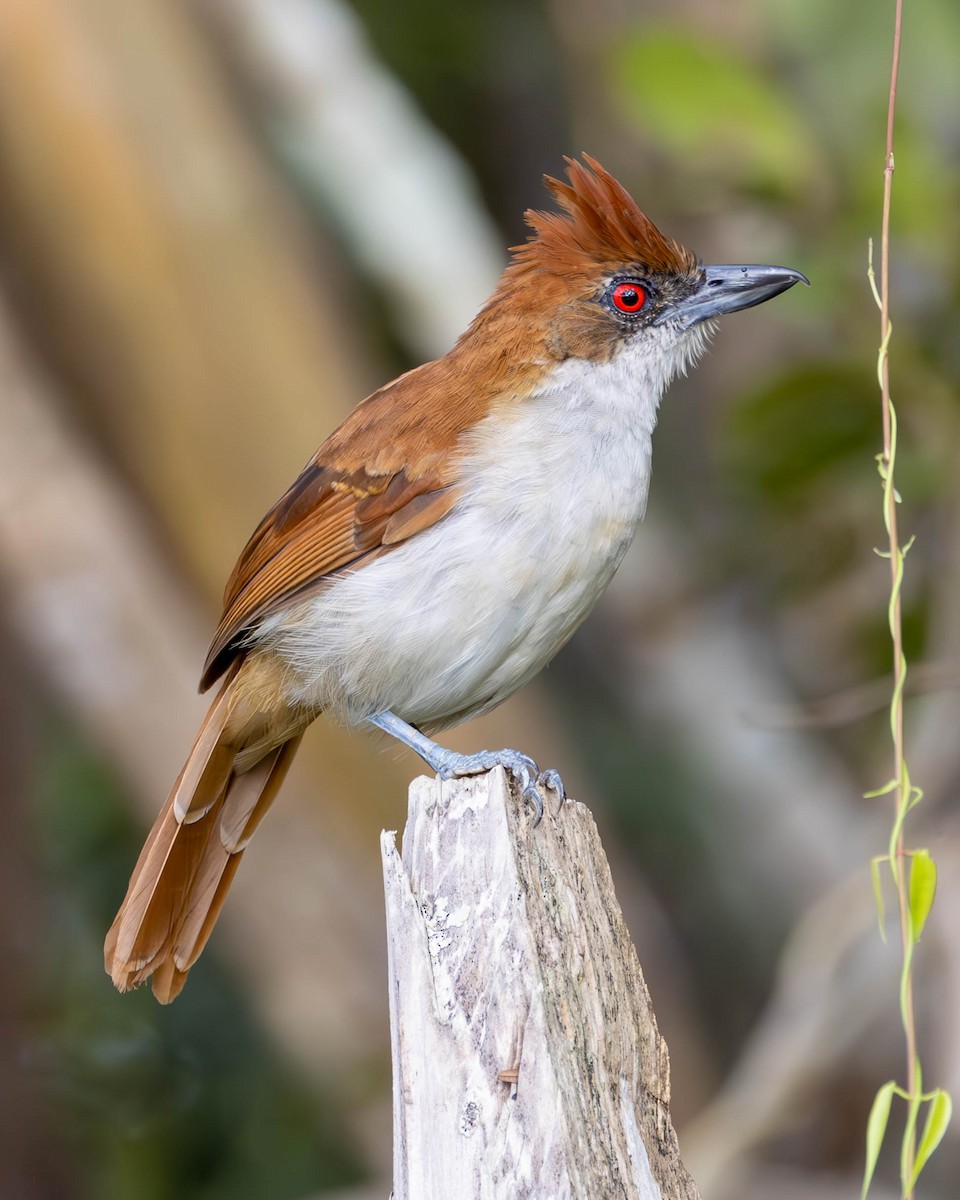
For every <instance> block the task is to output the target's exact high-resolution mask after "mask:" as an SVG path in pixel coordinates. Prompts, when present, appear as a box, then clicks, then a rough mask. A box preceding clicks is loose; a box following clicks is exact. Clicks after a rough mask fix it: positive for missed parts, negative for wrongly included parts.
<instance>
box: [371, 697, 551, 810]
mask: <svg viewBox="0 0 960 1200" xmlns="http://www.w3.org/2000/svg"><path fill="white" fill-rule="evenodd" d="M370 724H371V725H376V726H377V728H378V729H382V730H383V731H384V733H389V734H390V735H391V736H392V737H395V738H397V739H398V740H399V741H401V742H403V744H404V745H405V746H409V747H410V749H411V750H413V751H415V752H416V753H417V754H419V755H420V757H421V758H422V759H423V761H424V762H425V763H426V764H427V766H429V767H432V768H433V770H434V771H436V773H437V774H438V775H439V776H440V778H441V779H452V778H454V776H461V775H479V774H480V773H481V772H483V771H489V770H490V768H491V767H503V768H504V770H507V771H509V772H510V774H511V775H512V776H513V777H514V779H516V781H517V782H518V783H519V785H520V792H521V794H522V796H523V798H524V800H528V801H529V802H530V803H531V804H532V805H533V808H534V811H535V813H536V821H535V822H534V824H539V822H540V818H541V817H542V816H543V796H542V795H541V791H540V789H541V788H546V789H548V790H549V791H551V792H555V793H556V795H557V796H558V797H559V799H560V800H561V802H562V801H563V799H564V790H563V781H562V780H561V779H560V776H559V775H558V774H557V772H556V771H543V772H541V770H540V768H539V767H538V766H537V764H536V763H535V762H534V761H533V759H532V758H530V757H529V756H528V755H526V754H521V753H520V751H519V750H480V751H478V752H477V753H476V754H457V753H456V752H455V751H453V750H446V749H444V747H443V746H438V745H437V743H436V742H434V741H431V740H430V738H428V737H427V736H426V734H423V733H421V732H420V730H419V729H415V728H414V727H413V726H412V725H408V724H407V722H406V721H402V720H401V719H400V718H399V717H397V716H394V714H393V713H392V712H382V713H377V715H376V716H375V717H371V718H370Z"/></svg>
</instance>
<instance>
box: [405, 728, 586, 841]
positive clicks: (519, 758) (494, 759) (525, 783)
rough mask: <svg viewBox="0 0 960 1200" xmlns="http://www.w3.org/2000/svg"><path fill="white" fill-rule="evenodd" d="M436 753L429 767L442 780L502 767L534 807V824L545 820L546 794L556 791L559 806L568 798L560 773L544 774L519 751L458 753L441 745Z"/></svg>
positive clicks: (531, 760) (528, 757) (530, 759)
mask: <svg viewBox="0 0 960 1200" xmlns="http://www.w3.org/2000/svg"><path fill="white" fill-rule="evenodd" d="M437 750H438V751H439V754H438V755H437V757H436V761H435V762H431V763H430V765H431V766H432V767H433V769H434V770H435V771H436V772H437V774H438V775H439V776H440V778H441V779H454V778H462V777H463V776H465V775H479V774H481V773H482V772H483V771H489V770H491V769H492V768H493V767H503V769H504V770H505V771H508V772H509V773H510V774H511V775H512V776H513V777H514V779H515V780H516V781H517V785H518V787H519V788H520V795H521V796H522V797H523V799H524V800H526V801H527V803H528V804H530V805H532V807H533V811H534V822H533V823H534V825H539V824H540V820H541V818H542V817H543V793H544V792H553V793H554V794H555V795H556V797H557V800H558V802H559V803H560V804H562V803H563V801H564V799H565V797H566V793H565V792H564V790H563V780H562V779H561V778H560V776H559V774H558V773H557V772H556V771H553V770H548V771H541V770H540V768H539V767H538V766H537V764H536V763H535V762H534V760H533V759H532V758H531V757H530V755H529V754H522V753H521V752H520V751H519V750H506V749H505V750H478V751H477V752H476V753H475V754H457V753H456V752H455V751H453V750H445V749H444V748H443V747H442V746H438V747H437ZM428 761H429V760H428Z"/></svg>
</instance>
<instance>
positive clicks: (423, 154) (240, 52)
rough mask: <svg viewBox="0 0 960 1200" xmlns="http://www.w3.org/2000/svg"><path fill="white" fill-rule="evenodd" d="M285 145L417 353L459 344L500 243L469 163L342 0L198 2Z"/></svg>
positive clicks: (486, 288)
mask: <svg viewBox="0 0 960 1200" xmlns="http://www.w3.org/2000/svg"><path fill="white" fill-rule="evenodd" d="M195 3H196V4H197V5H198V7H199V8H200V10H201V11H203V12H207V13H209V14H210V15H211V17H212V19H213V25H214V28H215V29H216V31H217V32H218V33H219V34H220V35H221V39H222V40H223V41H225V42H226V43H227V44H228V46H229V48H230V53H231V55H232V57H233V58H234V60H235V61H236V62H237V64H238V67H239V70H240V71H241V72H242V74H243V77H244V81H245V83H246V84H247V86H248V88H249V90H250V91H252V92H253V94H254V95H255V96H256V98H257V103H258V108H260V109H262V110H263V111H264V112H265V113H266V116H267V119H268V122H269V128H270V130H271V133H272V135H273V137H274V140H275V141H276V142H277V143H278V147H279V149H280V152H281V153H282V154H283V156H284V158H285V160H286V161H288V162H289V163H290V165H291V169H292V170H294V171H295V172H296V173H297V174H298V175H299V176H300V177H301V178H303V179H304V180H306V181H307V182H308V183H309V185H310V186H311V188H315V189H317V190H318V191H319V192H320V194H321V195H322V196H323V198H324V200H325V202H326V203H327V204H329V206H330V208H331V209H332V211H333V212H334V213H335V215H336V220H337V222H338V223H339V225H340V226H341V227H342V228H343V230H344V232H345V233H346V235H347V237H348V238H349V239H350V243H351V247H352V249H353V253H354V255H355V256H356V258H357V260H358V261H359V262H361V263H362V264H363V267H364V270H365V271H366V272H367V273H368V274H369V276H370V277H371V278H372V279H375V280H377V281H378V282H379V283H380V284H381V285H382V286H383V288H384V289H385V291H386V294H387V295H388V296H389V297H390V298H391V299H392V301H393V303H392V304H391V307H390V316H391V318H392V320H393V321H394V322H395V323H396V325H397V328H398V332H399V333H400V335H401V336H402V337H403V338H404V339H405V340H406V342H407V344H408V345H409V346H410V347H411V349H412V350H413V352H414V353H415V354H416V355H427V356H429V357H431V358H433V357H435V356H436V355H437V354H442V353H444V352H445V351H447V350H448V349H449V348H450V346H451V345H452V344H453V342H454V341H455V340H456V338H457V337H459V335H460V334H461V332H462V331H463V330H464V329H465V328H466V326H467V324H468V323H469V321H470V320H471V319H472V318H473V316H474V314H475V313H476V311H477V309H478V308H479V306H480V305H481V304H482V303H483V301H484V300H485V299H486V298H487V295H488V294H489V293H490V292H491V291H492V290H493V286H494V284H495V283H496V280H497V276H498V275H499V274H500V270H501V268H502V266H503V263H504V260H505V257H506V255H505V251H504V248H503V246H502V245H501V241H500V238H499V236H498V234H497V232H496V230H495V228H494V226H493V222H492V221H491V220H490V218H489V217H488V216H487V213H486V211H485V209H484V208H483V206H482V203H481V201H480V196H479V193H478V190H477V188H476V186H475V184H474V182H473V180H472V178H471V177H470V175H469V173H468V171H467V169H466V167H465V166H464V164H463V162H462V160H461V159H460V157H459V156H458V154H457V153H456V151H455V150H454V148H453V146H452V145H451V144H450V143H449V142H447V140H446V139H445V138H444V137H443V135H442V134H441V133H440V131H439V130H438V129H436V128H435V127H434V126H432V125H431V124H429V122H428V121H427V120H426V118H425V117H424V115H423V114H422V112H421V111H420V110H419V108H418V106H417V104H416V101H415V100H414V98H413V96H412V95H411V94H410V93H409V92H408V91H407V90H406V88H404V87H403V86H402V84H401V83H400V82H399V81H398V80H397V79H396V78H394V76H392V75H391V74H390V73H389V72H388V71H387V70H386V68H385V67H384V65H383V64H382V63H381V62H379V61H378V59H377V58H376V55H375V54H374V52H373V49H372V47H371V46H370V44H369V42H368V41H367V39H366V37H365V36H364V31H363V28H362V26H361V25H360V22H359V20H358V19H357V16H356V14H355V13H354V12H353V10H352V9H351V8H350V6H349V5H348V4H345V3H341V2H340V0H195Z"/></svg>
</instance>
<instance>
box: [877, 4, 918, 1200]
mask: <svg viewBox="0 0 960 1200" xmlns="http://www.w3.org/2000/svg"><path fill="white" fill-rule="evenodd" d="M902 18H903V0H896V15H895V19H894V34H893V62H892V65H891V70H890V92H889V98H888V102H887V144H886V161H885V163H884V169H883V218H882V225H881V233H880V337H881V345H882V347H883V350H882V353H881V360H880V389H881V405H882V412H883V457H884V468H885V472H886V480H887V486H886V487H885V488H884V508H885V513H884V515H885V518H886V526H887V534H888V539H889V551H890V571H891V588H892V592H891V597H892V603H891V611H890V627H891V630H890V631H891V635H892V639H893V671H894V687H893V696H894V699H893V707H892V710H891V714H890V716H891V728H892V734H893V752H894V779H895V780H896V781H897V789H896V792H895V796H896V803H897V811H898V813H905V812H906V809H907V806H908V804H909V802H910V795H909V783H908V780H907V772H906V767H905V762H904V744H903V686H904V681H905V678H906V673H907V664H906V659H905V657H904V653H903V624H902V619H901V602H900V582H901V577H902V569H903V559H902V554H903V552H902V551H901V549H900V538H899V532H898V527H897V499H896V495H897V494H896V489H895V487H894V486H893V467H894V456H895V452H896V450H895V447H896V442H895V438H896V434H895V429H896V424H895V417H894V413H893V405H892V402H891V398H890V360H889V356H888V352H887V346H888V342H889V337H890V206H891V198H892V195H893V172H894V157H893V132H894V115H895V112H896V100H897V77H898V74H899V70H900V35H901V28H902ZM895 865H896V870H895V875H896V880H897V899H898V906H899V909H900V939H901V944H902V950H903V956H904V963H907V962H908V960H909V956H910V953H911V951H912V938H913V932H912V929H911V925H910V897H909V885H908V881H907V872H906V868H905V858H904V840H903V824H902V822H900V832H899V834H898V836H897V842H896V853H895ZM903 999H904V1003H903V1025H904V1033H905V1035H906V1042H907V1091H908V1093H910V1094H911V1095H914V1094H915V1093H916V1091H917V1084H918V1079H917V1035H916V1024H915V1021H914V1004H913V980H912V975H911V973H910V972H909V971H908V972H907V975H906V978H905V981H904V994H903ZM915 1141H916V1135H915V1134H913V1135H912V1137H911V1145H910V1147H909V1151H908V1156H909V1161H910V1162H911V1163H912V1162H913V1158H914V1149H915ZM904 1200H913V1188H909V1189H908V1190H907V1191H906V1192H905V1193H904Z"/></svg>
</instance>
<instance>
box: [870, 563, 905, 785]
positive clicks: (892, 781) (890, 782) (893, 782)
mask: <svg viewBox="0 0 960 1200" xmlns="http://www.w3.org/2000/svg"><path fill="white" fill-rule="evenodd" d="M877 553H878V554H880V551H879V550H878V551H877ZM880 557H881V558H889V555H884V554H881V555H880ZM896 790H897V781H896V780H895V779H891V780H889V781H888V782H887V783H885V784H884V785H883V787H879V788H875V789H874V790H873V791H872V792H864V793H863V798H864V800H876V798H877V797H878V796H889V795H890V793H891V792H895V791H896Z"/></svg>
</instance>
